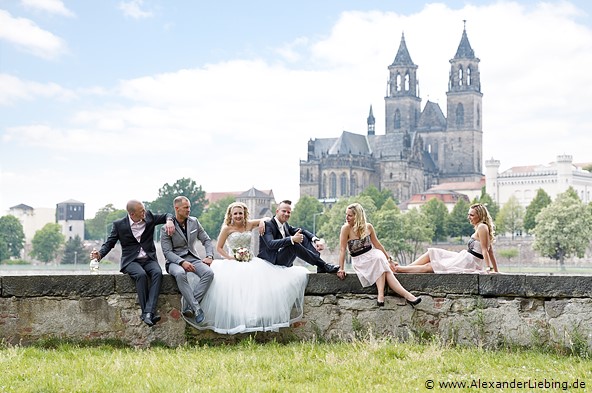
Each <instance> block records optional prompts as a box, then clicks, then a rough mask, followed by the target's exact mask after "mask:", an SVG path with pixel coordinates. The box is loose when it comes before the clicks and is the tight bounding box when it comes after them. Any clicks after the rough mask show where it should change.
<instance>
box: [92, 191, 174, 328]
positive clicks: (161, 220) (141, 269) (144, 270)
mask: <svg viewBox="0 0 592 393" xmlns="http://www.w3.org/2000/svg"><path fill="white" fill-rule="evenodd" d="M126 209H127V212H128V215H127V216H126V217H124V218H122V219H120V220H116V221H114V222H113V228H112V229H111V234H110V235H109V237H108V238H107V240H106V241H105V243H104V244H103V245H102V246H101V249H100V250H99V251H97V250H95V249H93V250H92V252H91V254H90V257H91V258H96V259H97V260H99V261H100V260H101V259H102V258H103V257H104V256H105V255H107V254H108V253H109V251H111V250H112V249H113V247H115V244H117V241H119V242H120V243H121V261H120V264H119V271H120V272H122V273H125V274H129V275H130V276H131V277H132V278H133V279H134V281H135V282H136V292H137V293H138V301H139V302H140V307H142V315H141V317H140V318H141V319H142V321H144V323H145V324H146V325H148V326H153V325H154V324H155V323H156V322H158V321H160V315H158V314H157V313H156V303H157V301H158V295H159V294H160V286H161V283H162V269H161V268H160V265H159V264H158V259H157V257H156V247H155V246H154V229H155V227H156V225H159V224H165V223H166V228H167V230H168V231H170V232H171V233H172V232H173V231H174V230H175V225H174V224H173V215H172V214H156V215H155V214H152V212H150V211H146V209H145V208H144V204H143V203H142V202H140V201H136V200H131V201H129V202H128V203H127V207H126ZM148 279H150V283H148Z"/></svg>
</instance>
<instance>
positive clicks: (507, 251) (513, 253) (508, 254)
mask: <svg viewBox="0 0 592 393" xmlns="http://www.w3.org/2000/svg"><path fill="white" fill-rule="evenodd" d="M496 252H497V253H498V254H499V255H500V256H502V257H504V258H508V261H512V258H516V257H517V256H518V254H519V251H518V249H516V248H502V249H498V250H497V251H496Z"/></svg>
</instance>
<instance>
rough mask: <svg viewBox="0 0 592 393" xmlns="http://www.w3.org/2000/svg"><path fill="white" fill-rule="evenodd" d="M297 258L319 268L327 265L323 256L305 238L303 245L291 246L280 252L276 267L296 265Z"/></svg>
mask: <svg viewBox="0 0 592 393" xmlns="http://www.w3.org/2000/svg"><path fill="white" fill-rule="evenodd" d="M296 257H298V258H300V259H302V260H303V261H304V262H306V263H309V264H311V265H314V266H318V267H324V266H325V265H326V264H327V263H326V262H325V261H323V260H322V259H321V254H320V253H319V252H318V251H317V249H316V248H315V246H314V244H313V243H312V242H311V241H310V240H309V239H308V238H307V237H306V236H304V237H303V239H302V243H300V244H298V243H294V244H293V245H291V246H288V247H284V248H282V249H281V250H280V251H279V252H278V256H277V259H276V265H281V266H287V267H290V266H292V265H293V264H294V260H295V259H296Z"/></svg>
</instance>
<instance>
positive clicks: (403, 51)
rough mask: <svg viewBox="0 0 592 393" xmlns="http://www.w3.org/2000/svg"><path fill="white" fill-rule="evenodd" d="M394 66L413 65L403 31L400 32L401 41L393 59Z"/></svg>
mask: <svg viewBox="0 0 592 393" xmlns="http://www.w3.org/2000/svg"><path fill="white" fill-rule="evenodd" d="M392 65H394V66H406V65H407V66H408V65H415V64H413V60H411V56H410V55H409V51H408V50H407V44H406V43H405V33H404V32H403V33H401V43H400V44H399V50H398V51H397V55H396V56H395V60H394V61H393V64H392Z"/></svg>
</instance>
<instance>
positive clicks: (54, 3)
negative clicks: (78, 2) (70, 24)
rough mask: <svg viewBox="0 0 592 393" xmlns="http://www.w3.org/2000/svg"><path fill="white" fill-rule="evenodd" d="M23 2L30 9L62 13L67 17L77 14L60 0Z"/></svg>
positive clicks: (23, 0)
mask: <svg viewBox="0 0 592 393" xmlns="http://www.w3.org/2000/svg"><path fill="white" fill-rule="evenodd" d="M21 4H22V5H23V6H24V7H25V8H28V9H32V10H41V11H44V12H47V13H50V14H56V15H61V16H65V17H69V18H71V17H74V16H76V15H75V14H74V13H73V12H72V11H70V10H69V9H68V8H66V6H65V5H64V2H63V1H60V0H21Z"/></svg>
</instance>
